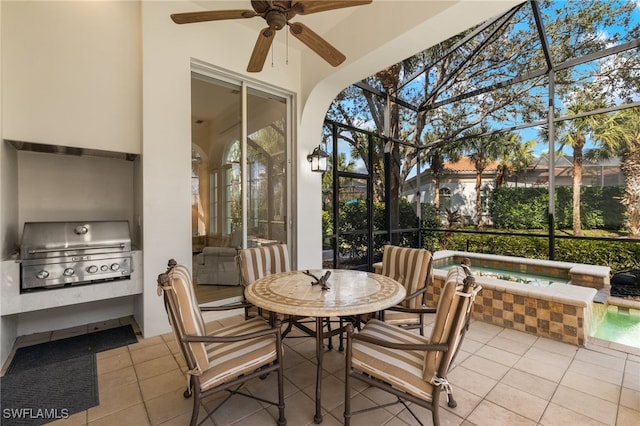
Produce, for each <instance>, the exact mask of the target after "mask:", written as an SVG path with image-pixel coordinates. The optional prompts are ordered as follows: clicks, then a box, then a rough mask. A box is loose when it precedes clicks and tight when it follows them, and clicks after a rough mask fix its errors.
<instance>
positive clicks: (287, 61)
mask: <svg viewBox="0 0 640 426" xmlns="http://www.w3.org/2000/svg"><path fill="white" fill-rule="evenodd" d="M285 38H286V40H285V42H286V44H287V53H286V54H285V65H289V26H288V25H287V35H286V37H285Z"/></svg>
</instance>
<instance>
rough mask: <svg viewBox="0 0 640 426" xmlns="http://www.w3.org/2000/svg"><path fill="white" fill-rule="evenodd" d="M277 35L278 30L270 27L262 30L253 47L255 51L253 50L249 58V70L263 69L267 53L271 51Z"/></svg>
mask: <svg viewBox="0 0 640 426" xmlns="http://www.w3.org/2000/svg"><path fill="white" fill-rule="evenodd" d="M275 35H276V32H275V31H274V30H272V29H271V28H269V27H267V28H265V29H263V30H262V31H260V34H259V35H258V40H256V45H255V46H254V47H253V52H251V59H249V65H248V66H247V71H248V72H260V71H262V67H263V66H264V61H265V60H266V59H267V54H268V53H269V49H270V48H271V43H273V38H274V37H275Z"/></svg>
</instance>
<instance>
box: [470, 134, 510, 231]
mask: <svg viewBox="0 0 640 426" xmlns="http://www.w3.org/2000/svg"><path fill="white" fill-rule="evenodd" d="M479 132H480V134H484V136H478V137H470V138H468V139H465V140H463V141H462V151H463V152H464V153H465V154H466V155H467V156H468V157H469V159H470V160H471V162H472V163H473V166H474V168H475V170H476V185H475V189H476V226H477V227H478V229H482V227H483V226H484V223H483V220H482V191H481V188H482V174H483V173H484V171H485V169H486V168H487V167H488V166H489V164H491V163H492V162H493V161H495V160H496V159H497V158H498V156H499V155H500V153H501V149H502V148H501V145H502V138H503V137H504V133H493V134H486V133H487V131H486V129H485V128H481V129H480V130H479Z"/></svg>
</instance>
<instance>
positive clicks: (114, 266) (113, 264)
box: [111, 263, 120, 271]
mask: <svg viewBox="0 0 640 426" xmlns="http://www.w3.org/2000/svg"><path fill="white" fill-rule="evenodd" d="M118 269H120V264H118V263H112V264H111V270H112V271H117V270H118Z"/></svg>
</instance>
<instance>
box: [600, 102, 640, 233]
mask: <svg viewBox="0 0 640 426" xmlns="http://www.w3.org/2000/svg"><path fill="white" fill-rule="evenodd" d="M594 138H595V140H596V142H597V143H598V146H597V148H596V149H594V150H592V151H590V152H589V155H590V156H593V157H595V158H609V157H620V158H621V164H620V170H621V171H622V174H623V175H624V184H625V191H624V197H623V199H622V204H623V205H624V206H625V209H626V215H625V216H626V217H625V226H626V228H627V231H628V232H629V237H632V238H640V108H629V109H625V110H622V111H619V112H617V113H616V114H614V115H611V116H609V117H607V118H606V119H604V120H602V121H601V123H600V125H599V126H598V127H596V128H595V129H594Z"/></svg>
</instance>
